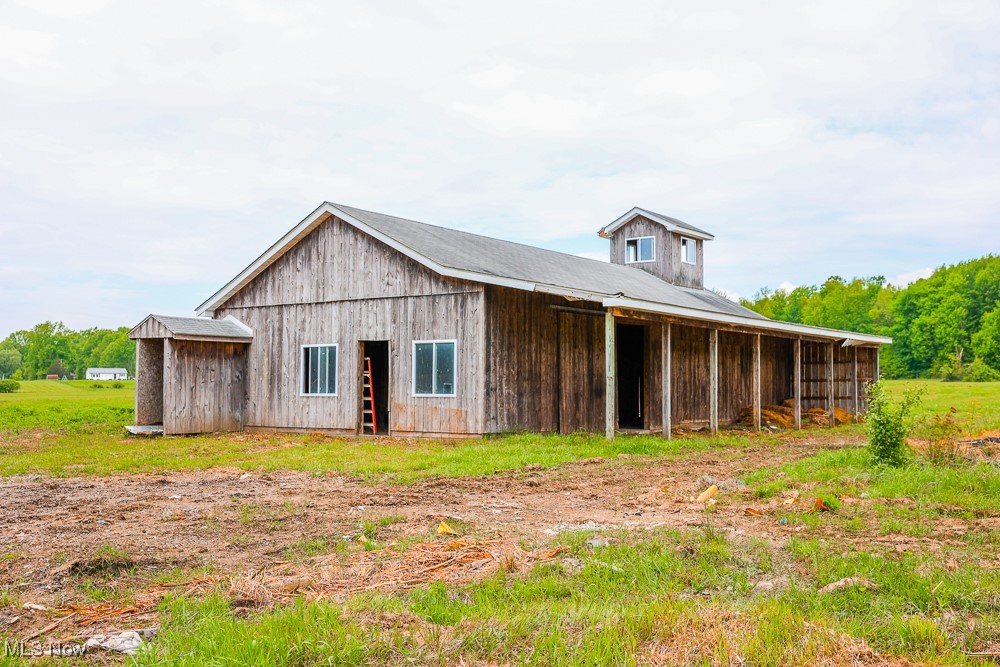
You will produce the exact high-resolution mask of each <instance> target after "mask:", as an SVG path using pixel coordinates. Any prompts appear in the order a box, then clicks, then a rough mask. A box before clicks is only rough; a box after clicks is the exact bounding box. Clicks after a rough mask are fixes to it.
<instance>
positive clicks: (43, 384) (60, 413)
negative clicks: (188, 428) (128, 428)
mask: <svg viewBox="0 0 1000 667" xmlns="http://www.w3.org/2000/svg"><path fill="white" fill-rule="evenodd" d="M20 384H21V389H20V390H19V391H17V392H15V393H13V394H0V435H7V436H9V435H12V434H18V433H23V432H25V431H30V430H33V429H46V430H51V431H60V432H65V433H74V434H86V433H92V432H107V431H108V430H109V429H118V428H121V427H123V426H124V425H125V424H130V423H132V421H133V415H134V414H135V382H134V381H132V380H128V381H124V382H121V383H119V384H122V385H123V387H122V388H121V389H115V388H113V387H112V386H111V385H112V383H111V382H93V381H91V380H69V381H66V382H62V381H59V380H32V381H27V382H21V383H20ZM95 385H97V386H100V388H99V389H98V388H95Z"/></svg>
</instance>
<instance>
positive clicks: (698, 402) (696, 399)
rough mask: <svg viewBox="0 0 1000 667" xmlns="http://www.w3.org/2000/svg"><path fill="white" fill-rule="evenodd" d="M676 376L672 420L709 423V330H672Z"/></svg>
mask: <svg viewBox="0 0 1000 667" xmlns="http://www.w3.org/2000/svg"><path fill="white" fill-rule="evenodd" d="M671 347H672V349H671V364H672V366H673V369H672V371H673V377H672V378H671V389H672V401H671V403H672V411H673V415H672V421H673V423H674V424H675V425H677V424H682V423H684V422H695V423H702V422H703V423H706V424H707V423H708V417H709V389H710V387H709V381H708V380H709V378H708V364H709V347H708V329H703V328H700V327H688V326H684V325H682V324H674V325H673V326H672V327H671Z"/></svg>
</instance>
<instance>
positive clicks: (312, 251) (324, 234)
mask: <svg viewBox="0 0 1000 667" xmlns="http://www.w3.org/2000/svg"><path fill="white" fill-rule="evenodd" d="M469 289H470V283H468V282H466V281H461V280H451V279H449V278H444V277H441V276H439V275H438V274H436V273H434V272H433V271H431V270H430V269H427V268H425V267H423V266H422V265H420V264H418V263H417V262H415V261H413V260H412V259H410V258H409V257H407V256H406V255H403V254H401V253H399V252H396V251H395V250H393V249H391V248H389V247H388V246H386V245H384V244H382V243H381V242H379V241H376V240H375V239H373V238H371V237H370V236H368V235H367V234H365V233H364V232H360V231H358V230H357V229H355V228H354V227H351V226H350V225H348V224H347V223H345V222H342V221H340V220H338V219H336V218H330V219H329V220H327V221H326V222H324V223H322V224H321V225H320V226H319V227H317V228H316V229H315V230H313V231H312V232H311V233H310V234H309V235H308V236H307V237H306V238H304V239H302V240H301V241H299V243H298V245H296V246H295V247H294V248H292V249H291V250H290V251H289V252H288V253H287V254H285V255H284V256H282V257H281V258H280V259H278V260H277V261H276V262H275V263H274V264H272V265H271V266H269V267H268V268H267V269H265V270H264V271H263V272H262V273H261V274H260V275H259V276H257V278H255V279H254V280H253V281H252V282H251V283H249V284H248V285H247V286H246V287H244V288H243V289H242V290H240V291H239V292H237V293H236V294H235V295H233V297H232V298H230V299H229V300H228V301H227V302H226V303H225V304H224V305H223V307H224V308H237V307H246V306H274V305H282V304H291V303H322V302H332V301H341V300H348V299H382V298H392V297H416V296H422V295H428V294H446V293H458V292H467V291H469ZM217 317H218V315H217Z"/></svg>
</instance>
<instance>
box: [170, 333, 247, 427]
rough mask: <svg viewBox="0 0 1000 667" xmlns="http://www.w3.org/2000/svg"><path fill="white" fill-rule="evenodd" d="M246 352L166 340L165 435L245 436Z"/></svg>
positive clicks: (231, 346)
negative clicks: (240, 432)
mask: <svg viewBox="0 0 1000 667" xmlns="http://www.w3.org/2000/svg"><path fill="white" fill-rule="evenodd" d="M246 352H247V346H246V345H239V344H235V343H205V342H197V341H179V340H171V339H169V338H167V339H164V354H163V432H164V433H165V434H167V435H174V434H181V433H207V432H211V431H237V430H240V429H241V428H242V426H243V400H244V397H245V395H246Z"/></svg>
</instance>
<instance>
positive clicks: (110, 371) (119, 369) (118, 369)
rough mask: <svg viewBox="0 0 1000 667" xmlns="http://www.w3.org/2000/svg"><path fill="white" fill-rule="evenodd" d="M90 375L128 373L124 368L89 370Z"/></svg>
mask: <svg viewBox="0 0 1000 667" xmlns="http://www.w3.org/2000/svg"><path fill="white" fill-rule="evenodd" d="M87 372H88V373H126V374H127V373H128V371H127V370H125V369H124V368H88V369H87Z"/></svg>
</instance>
